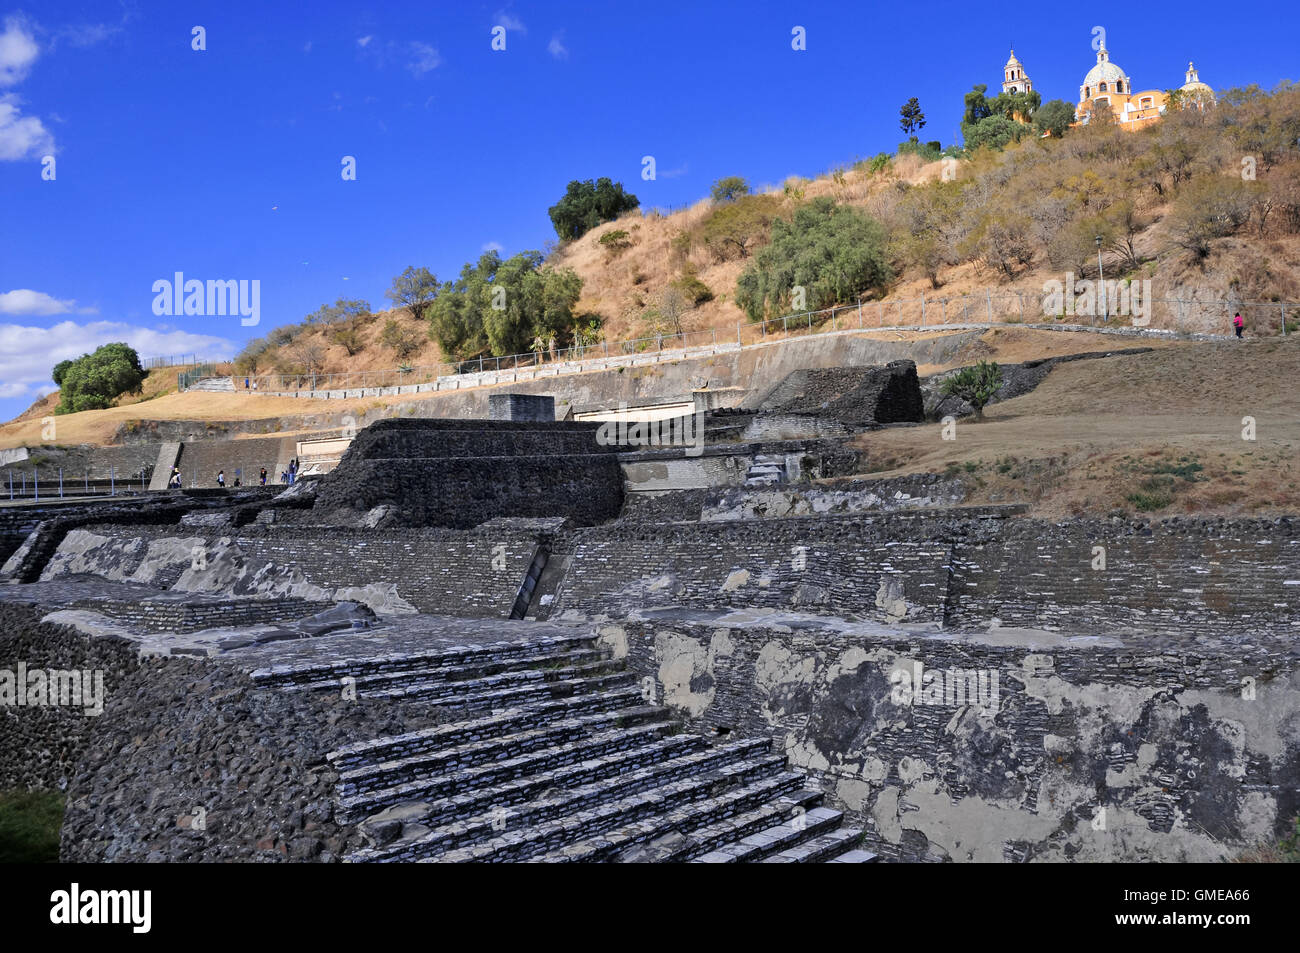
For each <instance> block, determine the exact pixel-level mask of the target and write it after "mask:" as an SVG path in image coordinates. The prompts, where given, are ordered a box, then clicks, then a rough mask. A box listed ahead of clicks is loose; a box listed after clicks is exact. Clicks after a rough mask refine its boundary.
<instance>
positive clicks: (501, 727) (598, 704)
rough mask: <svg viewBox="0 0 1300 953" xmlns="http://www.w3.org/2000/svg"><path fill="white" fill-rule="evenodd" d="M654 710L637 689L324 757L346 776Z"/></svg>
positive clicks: (547, 704) (516, 709)
mask: <svg viewBox="0 0 1300 953" xmlns="http://www.w3.org/2000/svg"><path fill="white" fill-rule="evenodd" d="M652 708H654V706H647V705H644V704H643V698H642V696H641V692H640V691H639V690H637V689H624V690H623V691H615V692H606V693H604V694H599V695H575V696H570V697H568V698H557V699H554V700H544V701H538V702H533V703H531V704H520V705H516V706H513V707H510V708H506V709H502V710H500V711H497V712H493V713H492V714H490V715H483V716H480V717H477V718H467V719H464V720H461V721H457V722H453V723H451V724H446V725H437V726H436V727H433V728H421V729H420V730H418V731H410V732H406V733H405V734H401V735H388V736H386V737H383V738H373V739H368V740H366V741H357V742H353V743H352V744H347V745H343V746H342V747H340V748H337V749H335V750H334V751H331V752H329V754H327V755H326V756H325V757H326V759H327V760H328V761H329V762H330V763H331V764H332V765H333V766H334V767H335V768H336V769H337V770H339V771H343V770H346V769H348V768H352V767H356V766H359V765H362V764H369V763H373V762H379V761H391V760H394V759H397V758H404V757H409V756H412V755H416V754H421V753H424V752H430V751H438V750H440V749H442V748H445V747H454V746H456V745H461V744H465V743H467V742H470V741H475V740H480V739H486V738H494V737H498V736H500V735H507V734H513V733H515V732H519V731H527V730H529V729H532V728H538V727H541V726H543V725H549V724H553V723H555V722H559V721H564V720H566V719H569V718H575V717H579V716H581V715H586V714H594V713H597V712H620V713H623V714H624V715H626V716H627V717H628V718H635V717H636V712H637V711H639V710H644V709H652Z"/></svg>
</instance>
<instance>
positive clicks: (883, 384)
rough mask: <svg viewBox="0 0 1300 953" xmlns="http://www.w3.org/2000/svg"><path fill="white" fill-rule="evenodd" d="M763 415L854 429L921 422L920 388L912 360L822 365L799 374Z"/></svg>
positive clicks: (781, 387)
mask: <svg viewBox="0 0 1300 953" xmlns="http://www.w3.org/2000/svg"><path fill="white" fill-rule="evenodd" d="M757 406H758V409H759V410H760V411H762V412H775V413H779V414H811V415H816V416H821V417H826V418H829V419H831V420H837V421H839V422H841V423H843V424H845V425H847V426H850V427H869V426H873V425H875V424H890V423H920V422H921V421H922V420H923V419H924V406H923V401H922V397H921V384H920V380H919V379H918V378H917V376H916V364H915V363H913V362H912V361H906V360H903V361H892V362H890V363H889V364H886V365H884V366H883V367H823V368H807V369H802V370H798V371H795V372H794V373H792V374H790V375H788V376H787V377H786V378H785V379H784V380H782V381H781V382H780V383H779V384H777V385H776V387H774V388H772V389H771V390H770V391H769V392H768V393H767V394H766V395H765V396H763V397H762V398H761V401H760V402H759V403H758V405H757Z"/></svg>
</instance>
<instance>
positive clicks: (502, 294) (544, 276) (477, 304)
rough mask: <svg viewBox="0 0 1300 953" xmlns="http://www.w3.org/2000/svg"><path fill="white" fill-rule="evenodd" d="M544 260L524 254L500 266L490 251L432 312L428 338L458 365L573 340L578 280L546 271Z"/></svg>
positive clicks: (464, 272)
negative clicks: (540, 344) (541, 343)
mask: <svg viewBox="0 0 1300 953" xmlns="http://www.w3.org/2000/svg"><path fill="white" fill-rule="evenodd" d="M542 260H543V259H542V254H541V253H540V252H537V251H525V252H520V253H519V254H517V255H515V256H513V257H511V258H509V259H506V260H505V261H502V260H501V257H500V256H499V255H498V254H497V253H496V252H494V251H492V252H486V253H485V254H483V255H482V256H481V257H480V258H479V260H478V263H477V264H476V265H470V264H467V265H465V267H464V268H462V269H461V273H460V278H458V279H457V280H456V281H455V282H448V283H447V284H445V285H443V287H442V289H441V290H440V291H439V294H438V297H437V299H436V300H435V301H434V302H433V304H432V305H431V307H430V312H429V334H430V336H431V337H433V338H434V339H435V340H436V341H437V342H438V344H439V346H440V347H441V348H442V350H443V352H444V353H445V354H447V355H449V356H451V357H454V358H456V359H457V360H465V359H467V358H469V357H472V356H474V355H476V354H481V353H483V352H484V351H488V352H490V353H492V354H495V355H498V356H500V355H505V354H520V353H523V352H524V351H526V350H529V349H530V348H531V347H532V346H533V345H534V344H535V343H536V339H537V338H539V337H540V338H541V339H542V340H544V341H547V342H549V341H550V340H551V339H553V338H554V339H556V340H558V341H561V342H563V341H565V340H566V339H568V338H571V337H572V335H573V328H574V324H575V318H574V315H573V308H574V305H576V304H577V302H578V298H579V297H581V295H582V279H581V278H579V277H578V275H577V273H576V272H574V271H573V270H571V269H568V268H563V269H557V268H544V267H542Z"/></svg>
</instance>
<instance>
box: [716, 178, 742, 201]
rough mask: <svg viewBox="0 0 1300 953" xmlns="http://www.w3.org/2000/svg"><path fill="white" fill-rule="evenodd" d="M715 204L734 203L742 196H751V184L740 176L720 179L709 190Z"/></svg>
mask: <svg viewBox="0 0 1300 953" xmlns="http://www.w3.org/2000/svg"><path fill="white" fill-rule="evenodd" d="M709 194H710V195H712V196H713V201H715V202H734V201H735V200H736V199H738V198H740V197H741V196H744V195H748V194H749V183H748V182H746V181H745V180H744V179H742V178H741V177H740V176H738V175H729V176H727V177H726V178H724V179H718V181H716V182H714V183H713V187H712V188H711V189H710V190H709Z"/></svg>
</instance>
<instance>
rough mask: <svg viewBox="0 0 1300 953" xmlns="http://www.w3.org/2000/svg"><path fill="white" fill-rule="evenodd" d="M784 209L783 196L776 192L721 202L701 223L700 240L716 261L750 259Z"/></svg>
mask: <svg viewBox="0 0 1300 953" xmlns="http://www.w3.org/2000/svg"><path fill="white" fill-rule="evenodd" d="M780 210H781V199H780V198H779V197H777V196H775V195H745V196H742V197H740V198H738V199H736V200H735V201H731V202H727V203H726V204H725V205H719V206H718V207H717V208H715V209H713V210H711V211H710V212H709V214H708V216H707V217H706V218H705V219H704V220H703V221H702V222H700V224H699V225H698V226H697V229H696V234H697V235H698V237H699V243H700V244H701V245H703V246H704V247H705V248H706V249H707V250H708V252H709V254H710V255H712V256H713V259H714V261H715V262H723V261H735V260H736V259H738V258H748V257H749V255H750V253H751V252H752V251H753V250H754V249H755V248H757V247H758V246H760V245H762V244H764V243H766V242H767V240H768V236H769V235H770V234H771V231H772V222H773V220H775V218H776V216H777V214H778V213H779V212H780Z"/></svg>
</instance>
